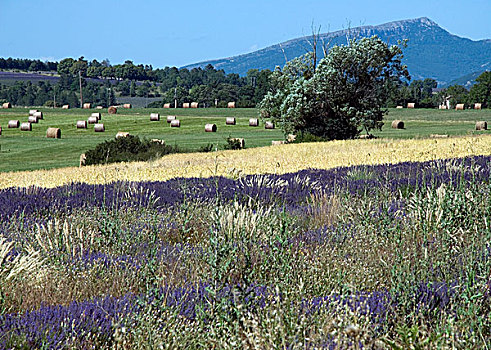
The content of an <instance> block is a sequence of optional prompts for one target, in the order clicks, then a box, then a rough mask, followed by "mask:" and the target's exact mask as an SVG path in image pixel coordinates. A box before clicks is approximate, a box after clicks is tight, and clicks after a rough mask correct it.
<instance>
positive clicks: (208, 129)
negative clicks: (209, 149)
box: [205, 124, 217, 132]
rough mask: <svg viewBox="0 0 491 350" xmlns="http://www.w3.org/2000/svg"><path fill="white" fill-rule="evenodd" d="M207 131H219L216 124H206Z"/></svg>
mask: <svg viewBox="0 0 491 350" xmlns="http://www.w3.org/2000/svg"><path fill="white" fill-rule="evenodd" d="M205 131H206V132H217V126H216V125H215V124H206V125H205Z"/></svg>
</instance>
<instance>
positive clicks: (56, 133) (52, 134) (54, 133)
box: [46, 128, 61, 139]
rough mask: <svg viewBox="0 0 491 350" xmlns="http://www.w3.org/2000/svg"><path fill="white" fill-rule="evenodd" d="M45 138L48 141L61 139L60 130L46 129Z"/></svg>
mask: <svg viewBox="0 0 491 350" xmlns="http://www.w3.org/2000/svg"><path fill="white" fill-rule="evenodd" d="M46 137H47V138H48V139H61V130H60V128H48V130H46Z"/></svg>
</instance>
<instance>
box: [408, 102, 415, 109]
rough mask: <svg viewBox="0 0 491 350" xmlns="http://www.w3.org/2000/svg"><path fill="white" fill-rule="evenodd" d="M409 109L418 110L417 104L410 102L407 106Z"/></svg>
mask: <svg viewBox="0 0 491 350" xmlns="http://www.w3.org/2000/svg"><path fill="white" fill-rule="evenodd" d="M407 108H416V103H414V102H409V103H408V104H407Z"/></svg>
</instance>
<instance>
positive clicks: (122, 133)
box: [116, 131, 130, 139]
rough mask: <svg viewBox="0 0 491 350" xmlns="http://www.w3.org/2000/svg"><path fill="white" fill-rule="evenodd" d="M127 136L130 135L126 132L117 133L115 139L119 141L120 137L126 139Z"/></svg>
mask: <svg viewBox="0 0 491 350" xmlns="http://www.w3.org/2000/svg"><path fill="white" fill-rule="evenodd" d="M128 136H130V133H129V132H126V131H118V133H117V134H116V138H117V139H119V138H120V137H128Z"/></svg>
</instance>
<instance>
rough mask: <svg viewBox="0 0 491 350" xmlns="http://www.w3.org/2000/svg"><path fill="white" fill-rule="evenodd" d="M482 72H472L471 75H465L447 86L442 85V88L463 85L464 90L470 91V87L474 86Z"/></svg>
mask: <svg viewBox="0 0 491 350" xmlns="http://www.w3.org/2000/svg"><path fill="white" fill-rule="evenodd" d="M484 72H485V71H484V70H483V71H479V72H472V73H469V74H466V75H464V76H463V77H460V78H457V79H455V80H452V81H451V82H449V83H448V84H447V85H443V86H442V87H447V86H451V85H463V86H464V87H465V88H467V89H470V88H471V87H472V85H474V84H475V83H476V78H477V77H478V76H480V75H481V74H482V73H484Z"/></svg>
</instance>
